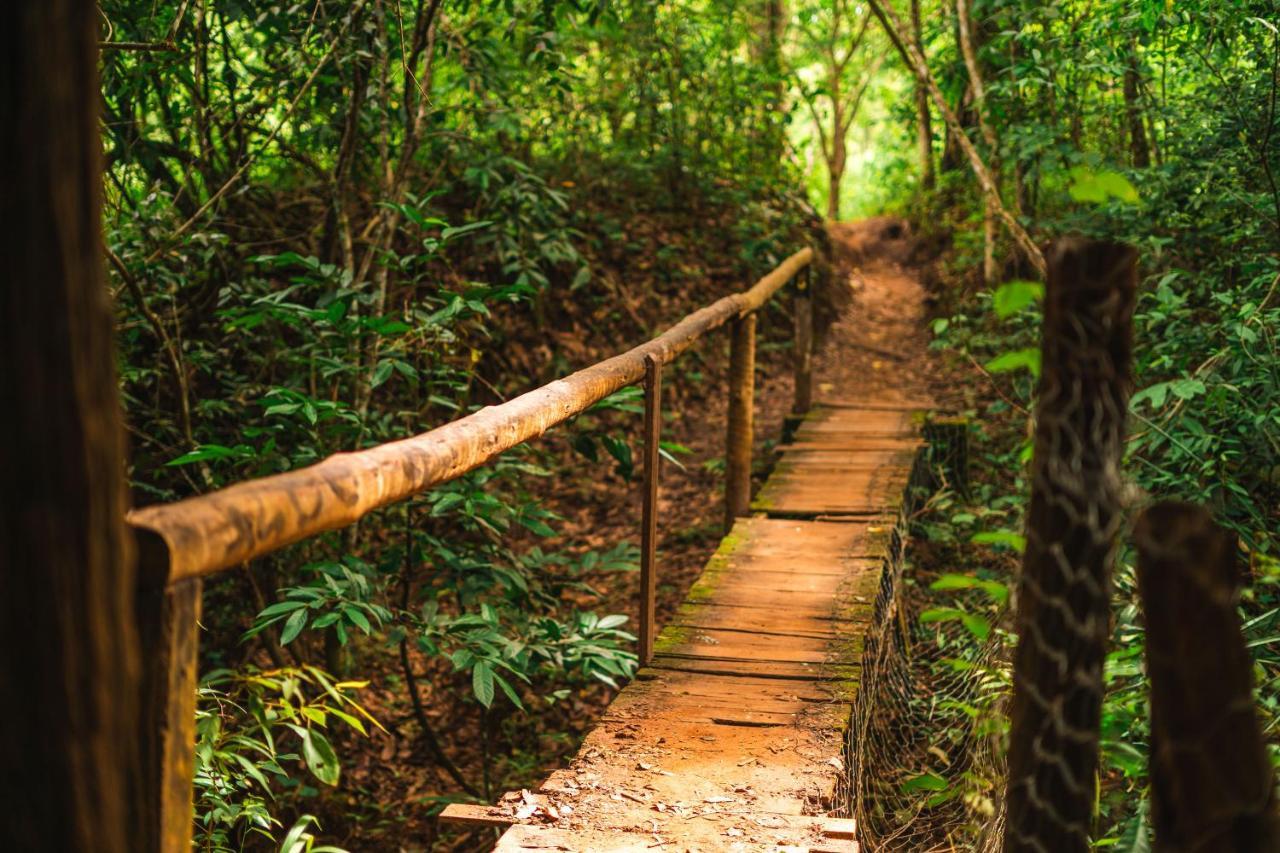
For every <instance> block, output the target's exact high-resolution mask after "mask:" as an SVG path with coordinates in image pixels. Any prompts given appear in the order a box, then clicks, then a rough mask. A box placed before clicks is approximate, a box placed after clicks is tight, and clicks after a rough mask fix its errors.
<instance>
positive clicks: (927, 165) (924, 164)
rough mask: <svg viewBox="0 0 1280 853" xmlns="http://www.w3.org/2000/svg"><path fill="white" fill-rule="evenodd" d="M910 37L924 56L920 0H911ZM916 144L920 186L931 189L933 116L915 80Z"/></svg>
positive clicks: (933, 180) (925, 93)
mask: <svg viewBox="0 0 1280 853" xmlns="http://www.w3.org/2000/svg"><path fill="white" fill-rule="evenodd" d="M911 37H912V39H913V40H914V41H915V45H916V50H918V51H920V55H921V56H924V29H923V27H922V25H921V23H920V0H911ZM916 146H917V150H918V151H919V156H920V186H922V187H923V188H924V189H926V190H931V189H933V188H934V186H935V185H936V184H937V179H936V177H935V175H934V171H933V117H932V116H931V114H930V113H929V92H928V90H927V89H926V88H925V86H924V84H923V83H921V82H920V81H919V80H917V81H916Z"/></svg>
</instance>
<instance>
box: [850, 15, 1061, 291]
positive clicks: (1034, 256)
mask: <svg viewBox="0 0 1280 853" xmlns="http://www.w3.org/2000/svg"><path fill="white" fill-rule="evenodd" d="M870 3H871V11H872V12H874V13H875V16H876V18H878V19H879V21H880V24H881V25H882V26H883V27H884V31H885V34H886V35H888V37H889V40H890V41H892V42H893V45H894V47H895V48H897V50H898V53H899V54H900V55H901V56H902V58H903V60H904V61H906V63H907V67H908V68H910V69H911V71H912V72H914V73H915V75H916V77H917V79H919V81H920V83H921V85H923V86H924V87H925V88H926V90H927V91H928V92H929V96H930V98H932V99H933V103H934V106H936V107H937V108H938V112H940V113H941V114H942V118H943V120H944V121H946V123H947V126H948V127H949V128H951V132H952V134H953V135H954V136H955V139H956V143H957V144H958V145H959V146H960V149H961V150H962V151H964V153H965V156H966V157H968V159H969V165H970V167H971V168H972V170H973V174H974V177H975V178H977V179H978V186H979V187H981V188H982V192H983V193H984V194H985V195H986V196H987V198H988V199H989V200H990V201H991V202H992V207H993V209H994V212H995V213H996V214H997V215H998V216H999V217H1000V219H1001V220H1002V221H1003V222H1004V224H1005V226H1006V227H1007V228H1008V229H1009V233H1010V234H1011V235H1012V236H1013V239H1014V241H1015V242H1016V243H1017V244H1018V246H1019V247H1021V249H1022V251H1023V252H1024V253H1025V254H1026V256H1027V259H1028V260H1029V261H1030V262H1031V265H1032V266H1033V267H1034V268H1035V270H1036V272H1037V273H1039V274H1040V276H1041V277H1043V276H1045V275H1046V274H1047V273H1048V265H1047V264H1046V262H1045V258H1044V253H1043V252H1041V251H1040V247H1039V246H1037V245H1036V242H1035V241H1034V240H1032V239H1031V235H1030V234H1028V233H1027V230H1026V229H1025V228H1023V227H1022V223H1021V222H1019V221H1018V220H1017V219H1016V218H1015V217H1014V216H1013V214H1011V213H1010V212H1009V210H1008V208H1006V207H1005V206H1004V204H1003V202H1002V201H1001V200H1000V189H999V187H998V186H996V182H995V180H994V179H993V178H992V176H991V172H990V170H988V169H987V165H986V163H985V162H983V159H982V156H981V155H980V154H979V153H978V149H977V148H975V147H974V145H973V140H971V139H969V136H968V134H966V133H965V132H964V127H962V126H961V124H960V120H959V119H958V118H956V114H955V111H954V110H952V109H951V106H950V105H949V104H948V103H947V99H946V98H944V97H943V95H942V90H941V89H939V88H938V84H937V82H936V81H935V80H934V79H933V75H932V74H930V73H929V65H928V63H927V62H926V61H925V58H924V56H923V54H921V53H920V51H919V50H917V49H916V46H915V44H914V43H911V42H908V41H906V40H904V39H903V38H902V36H901V35H900V33H902V32H905V29H904V28H903V26H902V22H901V21H899V20H898V16H897V14H896V13H895V12H894V11H893V9H891V8H889V7H888V5H887V4H886V3H884V2H883V0H870Z"/></svg>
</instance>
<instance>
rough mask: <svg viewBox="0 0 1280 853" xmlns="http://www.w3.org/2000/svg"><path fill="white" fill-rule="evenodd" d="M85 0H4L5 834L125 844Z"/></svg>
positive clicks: (110, 453) (0, 92) (134, 768)
mask: <svg viewBox="0 0 1280 853" xmlns="http://www.w3.org/2000/svg"><path fill="white" fill-rule="evenodd" d="M101 24H102V15H101V12H100V11H99V9H98V4H97V3H94V2H90V0H9V2H6V3H4V4H0V45H3V48H2V49H0V55H3V59H2V60H0V127H2V128H3V132H0V163H3V164H4V165H3V167H2V168H0V257H3V258H4V272H3V273H2V274H0V275H2V283H0V325H2V326H3V329H2V330H0V365H3V369H0V401H4V402H3V403H2V404H0V405H2V406H3V412H4V417H3V418H2V419H0V504H3V506H4V512H3V514H0V649H2V650H3V651H0V690H2V691H3V693H4V696H5V700H4V702H3V704H0V769H2V771H3V773H4V778H5V782H4V783H3V785H4V789H5V796H4V806H3V808H0V850H5V851H9V850H13V851H18V850H75V851H82V850H92V851H94V853H126V852H127V853H132V851H135V850H137V849H138V848H137V846H136V844H135V837H136V834H137V827H136V826H135V825H134V820H135V817H136V815H135V813H134V804H135V802H136V800H137V796H138V791H137V789H136V785H137V782H138V775H139V770H138V767H139V759H138V742H137V728H136V726H137V716H138V708H137V703H136V694H137V690H138V679H139V670H140V665H141V662H140V658H139V654H138V641H137V635H136V633H135V631H134V626H133V592H134V589H135V583H136V582H135V574H134V571H135V570H134V564H135V559H134V556H135V555H134V553H133V546H132V542H131V540H130V537H129V535H128V530H127V529H126V528H125V525H124V514H125V511H126V510H127V509H128V481H127V478H126V476H125V470H124V464H123V463H124V459H125V451H126V444H125V431H124V428H123V425H122V423H121V417H120V396H119V382H118V379H117V376H116V370H115V366H116V359H115V355H116V351H115V348H114V347H113V346H112V329H113V328H114V324H115V319H116V317H115V315H114V313H113V312H112V308H111V299H110V293H109V291H108V289H107V286H106V281H105V280H104V275H103V267H104V263H103V252H102V175H103V163H102V141H101V137H100V135H99V125H100V122H101V121H102V117H101V110H100V109H99V104H100V100H101V97H102V96H101V91H102V90H101V87H100V85H99V79H98V60H99V57H98V49H97V41H98V39H99V38H100V37H101V36H100V33H99V28H100V27H101Z"/></svg>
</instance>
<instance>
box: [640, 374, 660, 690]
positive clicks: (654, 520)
mask: <svg viewBox="0 0 1280 853" xmlns="http://www.w3.org/2000/svg"><path fill="white" fill-rule="evenodd" d="M661 436H662V362H661V361H660V360H659V359H658V357H657V356H655V355H653V354H652V353H651V354H649V355H646V356H645V358H644V510H643V513H642V515H641V528H640V665H641V666H648V664H649V662H650V661H651V660H653V638H654V634H655V633H656V631H657V628H656V623H657V609H656V608H657V605H656V597H657V584H658V578H657V556H658V465H659V459H660V457H659V456H658V447H659V445H658V442H659V441H660V440H661Z"/></svg>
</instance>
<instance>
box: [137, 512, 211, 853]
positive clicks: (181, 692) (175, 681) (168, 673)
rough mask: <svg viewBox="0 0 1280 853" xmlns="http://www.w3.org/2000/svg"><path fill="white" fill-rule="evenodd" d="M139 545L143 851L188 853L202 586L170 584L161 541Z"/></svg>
mask: <svg viewBox="0 0 1280 853" xmlns="http://www.w3.org/2000/svg"><path fill="white" fill-rule="evenodd" d="M134 530H135V532H136V534H137V536H136V539H137V542H138V581H139V584H138V598H137V605H136V606H137V611H136V612H137V619H138V634H139V637H138V639H139V641H140V645H141V647H142V661H143V672H142V701H141V709H142V714H141V719H140V723H141V726H142V733H141V738H140V741H141V744H142V761H143V765H142V791H143V797H142V802H141V803H139V809H140V810H141V811H142V812H143V826H144V831H145V832H146V837H145V838H143V839H141V843H140V844H139V845H138V847H137V849H138V850H140V851H145V853H189V851H190V850H191V830H192V780H193V778H194V775H195V717H196V689H197V686H198V685H197V668H198V667H197V664H198V661H197V657H198V653H199V631H200V627H199V622H200V605H201V592H202V587H203V582H202V581H201V580H199V579H198V578H193V579H190V580H185V581H179V582H178V583H176V584H173V585H168V583H167V580H168V577H169V552H168V549H167V548H166V547H165V545H164V542H163V541H162V540H161V539H160V537H159V536H156V535H155V534H153V533H151V532H150V531H147V530H143V529H140V528H134Z"/></svg>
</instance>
